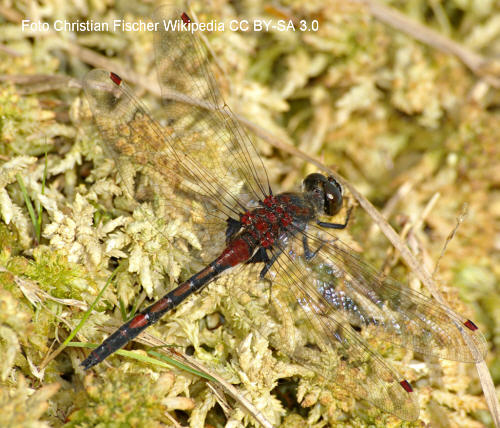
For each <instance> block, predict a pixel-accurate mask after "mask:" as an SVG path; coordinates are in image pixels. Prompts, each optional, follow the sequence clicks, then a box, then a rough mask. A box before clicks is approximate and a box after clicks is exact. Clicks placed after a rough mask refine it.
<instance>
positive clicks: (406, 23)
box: [351, 0, 500, 88]
mask: <svg viewBox="0 0 500 428" xmlns="http://www.w3.org/2000/svg"><path fill="white" fill-rule="evenodd" d="M351 1H354V2H357V3H361V4H363V5H365V6H366V7H367V8H368V10H369V11H370V13H371V14H372V15H373V16H374V17H375V18H377V19H378V20H379V21H381V22H383V23H385V24H387V25H389V26H391V27H392V28H395V29H396V30H398V31H401V32H403V33H405V34H407V35H409V36H411V37H413V38H414V39H416V40H418V41H420V42H422V43H425V44H426V45H429V46H432V47H433V48H435V49H438V50H440V51H441V52H444V53H447V54H451V55H455V56H456V57H457V58H459V59H460V61H462V62H463V63H464V64H465V65H466V66H467V67H468V68H469V69H470V70H471V71H472V72H473V73H474V74H475V75H477V76H478V77H480V78H481V79H484V80H485V81H486V82H488V83H489V84H490V85H491V86H493V87H495V88H500V78H499V77H498V76H496V75H495V74H494V68H495V64H494V61H493V60H490V59H488V58H485V57H483V56H482V55H480V54H478V53H476V52H474V51H473V50H471V49H468V48H466V47H465V46H463V45H461V44H460V43H458V42H455V41H454V40H452V39H450V38H448V37H446V36H443V35H442V34H440V33H438V32H437V31H435V30H433V29H431V28H429V27H426V26H425V25H423V24H421V23H419V22H417V21H414V20H412V19H410V18H408V17H407V16H406V15H404V14H403V13H401V12H399V11H398V10H396V9H394V8H391V7H388V6H385V5H383V4H381V3H379V2H378V1H376V0H351Z"/></svg>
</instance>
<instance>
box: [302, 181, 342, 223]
mask: <svg viewBox="0 0 500 428" xmlns="http://www.w3.org/2000/svg"><path fill="white" fill-rule="evenodd" d="M302 188H303V191H304V192H306V193H307V194H308V197H309V198H310V199H311V200H312V202H313V203H314V205H315V207H316V209H317V210H318V212H320V214H324V215H328V216H332V215H335V214H337V213H338V212H339V211H340V208H342V187H341V186H340V184H339V183H338V182H337V181H336V180H335V179H334V178H333V177H331V176H330V177H325V176H324V175H323V174H318V173H314V174H309V175H308V176H307V177H306V178H305V180H304V182H303V183H302Z"/></svg>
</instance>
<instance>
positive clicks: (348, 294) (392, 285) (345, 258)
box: [304, 226, 487, 362]
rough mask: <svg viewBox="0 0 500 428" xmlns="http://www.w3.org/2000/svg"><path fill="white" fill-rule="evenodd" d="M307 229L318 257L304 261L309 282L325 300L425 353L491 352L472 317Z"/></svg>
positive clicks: (474, 358) (362, 324)
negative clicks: (424, 293)
mask: <svg viewBox="0 0 500 428" xmlns="http://www.w3.org/2000/svg"><path fill="white" fill-rule="evenodd" d="M315 231H317V232H318V233H322V234H323V233H324V232H323V231H320V230H319V228H318V229H316V227H315V226H312V227H311V228H310V229H309V231H308V232H307V235H304V236H307V239H308V242H309V245H310V246H311V248H310V250H311V251H312V252H314V251H316V250H317V251H318V252H317V254H316V257H314V258H312V259H311V260H308V261H307V262H305V269H307V270H308V271H309V272H310V273H311V276H312V277H313V278H314V279H313V280H312V282H313V284H312V285H311V286H312V287H313V288H314V289H315V290H316V291H317V292H318V293H320V294H321V296H322V300H323V301H324V302H325V304H328V306H329V307H330V308H331V309H332V310H333V311H335V312H336V313H341V314H342V316H343V318H344V319H345V320H347V321H348V322H349V323H350V324H351V325H352V326H355V327H356V328H358V329H365V328H366V329H369V330H371V331H372V334H373V336H374V337H377V338H380V339H381V340H384V341H386V342H389V343H393V344H396V345H399V346H402V347H405V348H410V349H413V350H415V351H417V352H420V353H422V354H425V355H432V356H436V357H438V358H443V359H448V360H454V361H463V362H480V361H482V360H483V359H484V357H485V355H486V352H487V343H486V340H485V338H484V336H483V335H482V334H481V333H480V332H479V331H478V330H477V327H476V326H475V325H474V323H472V321H470V320H467V319H465V318H463V317H462V316H460V315H458V314H457V313H455V312H454V311H452V310H451V309H450V308H448V307H446V306H443V305H441V304H439V303H438V302H437V301H435V300H432V299H429V298H428V297H426V296H424V295H423V294H420V293H418V292H416V291H413V290H411V289H410V288H408V287H407V286H405V285H404V284H402V283H400V282H398V281H396V280H394V279H393V278H390V277H386V278H382V277H380V275H378V274H377V272H376V271H375V269H374V268H372V267H371V266H369V265H368V264H366V263H365V262H363V261H362V260H361V259H360V258H359V257H358V256H357V255H356V254H355V251H354V250H352V249H351V248H349V247H348V246H347V245H346V244H344V243H343V242H342V241H341V240H339V239H337V238H334V237H333V236H330V238H331V239H329V240H324V239H320V238H318V237H317V235H315Z"/></svg>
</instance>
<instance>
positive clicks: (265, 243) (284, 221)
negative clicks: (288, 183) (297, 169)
mask: <svg viewBox="0 0 500 428" xmlns="http://www.w3.org/2000/svg"><path fill="white" fill-rule="evenodd" d="M289 203H290V201H289V198H288V197H287V196H286V195H284V194H281V195H277V196H273V195H270V196H267V197H266V198H265V199H264V201H263V202H262V204H261V206H260V207H258V208H255V209H253V210H251V211H247V212H245V213H244V214H243V215H242V216H241V218H240V221H241V224H242V226H243V229H244V230H245V231H246V232H247V233H248V234H249V235H250V236H251V237H252V238H253V239H254V240H255V241H257V242H258V245H260V246H262V247H264V248H268V247H271V246H272V245H274V244H275V242H276V240H278V239H279V238H280V237H281V236H282V235H283V232H284V231H285V230H286V229H287V228H288V226H289V225H290V224H291V223H292V221H293V217H292V215H290V210H289V209H288V208H289V206H288V205H289Z"/></svg>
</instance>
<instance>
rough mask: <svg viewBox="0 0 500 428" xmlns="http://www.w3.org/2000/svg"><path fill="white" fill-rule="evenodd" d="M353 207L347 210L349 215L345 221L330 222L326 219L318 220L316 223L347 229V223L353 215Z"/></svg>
mask: <svg viewBox="0 0 500 428" xmlns="http://www.w3.org/2000/svg"><path fill="white" fill-rule="evenodd" d="M351 211H352V207H350V208H349V210H348V211H347V216H346V218H345V222H344V223H328V222H326V221H317V222H316V224H317V225H318V226H321V227H326V228H328V229H345V228H346V227H347V223H348V222H349V217H350V216H351Z"/></svg>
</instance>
